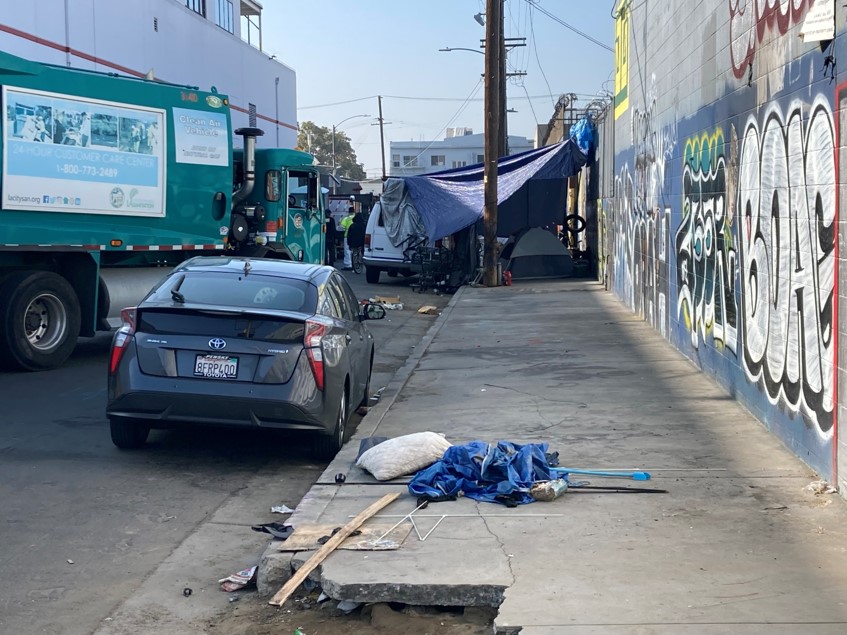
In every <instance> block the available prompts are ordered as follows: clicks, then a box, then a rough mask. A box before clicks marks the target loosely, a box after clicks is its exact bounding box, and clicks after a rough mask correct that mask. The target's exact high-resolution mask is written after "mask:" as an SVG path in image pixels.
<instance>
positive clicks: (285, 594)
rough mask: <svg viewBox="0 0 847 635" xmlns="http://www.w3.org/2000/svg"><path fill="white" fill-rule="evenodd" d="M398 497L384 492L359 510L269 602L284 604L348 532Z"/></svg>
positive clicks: (275, 604) (274, 604)
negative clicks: (376, 499)
mask: <svg viewBox="0 0 847 635" xmlns="http://www.w3.org/2000/svg"><path fill="white" fill-rule="evenodd" d="M398 498H400V492H392V493H390V494H385V495H384V496H383V497H382V498H380V499H379V500H378V501H376V502H375V503H371V504H370V505H369V506H368V507H366V508H365V509H363V510H362V511H360V512H359V513H358V514H357V515H356V517H355V518H354V519H353V520H351V521H350V522H349V523H347V524H346V525H344V527H342V528H341V530H340V531H339V532H338V533H337V534H336V535H334V536H333V537H332V538H331V539H330V540H329V542H327V543H326V544H325V545H322V546H321V548H320V549H318V550H317V551H316V552H315V553H314V554H313V555H312V557H311V558H309V559H308V560H306V562H304V563H303V565H302V566H301V567H300V568H299V569H297V571H296V572H295V573H294V575H292V576H291V577H290V578H289V579H288V581H287V582H286V583H285V584H283V585H282V588H281V589H280V590H279V591H277V592H276V594H275V595H274V596H273V597H272V598H271V599H270V604H272V605H273V606H282V605H283V604H285V601H286V600H287V599H288V598H289V597H291V594H292V593H294V591H295V590H296V589H297V587H299V586H300V585H301V584H302V583H303V581H304V580H305V579H306V578H308V577H309V574H310V573H311V572H312V571H314V570H315V569H317V568H318V567H319V566H320V565H321V563H322V562H323V561H324V560H326V558H327V556H329V554H331V553H332V552H333V551H335V549H336V547H338V546H339V545H340V544H341V543H342V542H344V540H345V539H346V538H348V537H349V536H350V534H352V533H353V532H354V531H356V530H357V529H358V528H359V527H361V526H362V525H363V524H364V523H365V522H366V521H367V520H369V519H370V518H371V517H373V516H375V515H377V514H378V513H379V512H380V511H382V509H383V508H385V507H387V506H388V505H390V504H391V503H393V502H394V501H396V500H397V499H398Z"/></svg>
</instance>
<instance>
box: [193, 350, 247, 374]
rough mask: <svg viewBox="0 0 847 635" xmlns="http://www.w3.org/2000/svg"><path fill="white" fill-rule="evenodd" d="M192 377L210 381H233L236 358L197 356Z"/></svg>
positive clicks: (236, 369) (236, 365)
mask: <svg viewBox="0 0 847 635" xmlns="http://www.w3.org/2000/svg"><path fill="white" fill-rule="evenodd" d="M194 375H195V376H197V377H209V378H210V379H235V378H236V376H237V375H238V358H237V357H230V356H229V355H198V356H197V357H196V359H195V360H194Z"/></svg>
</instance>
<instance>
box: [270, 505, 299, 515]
mask: <svg viewBox="0 0 847 635" xmlns="http://www.w3.org/2000/svg"><path fill="white" fill-rule="evenodd" d="M271 513H272V514H293V513H294V510H293V509H291V508H290V507H288V505H274V506H273V507H271Z"/></svg>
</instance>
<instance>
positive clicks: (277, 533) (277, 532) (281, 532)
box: [250, 523, 294, 540]
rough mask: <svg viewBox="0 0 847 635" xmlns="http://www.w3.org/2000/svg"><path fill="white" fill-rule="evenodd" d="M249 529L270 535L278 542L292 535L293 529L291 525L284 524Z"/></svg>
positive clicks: (254, 526)
mask: <svg viewBox="0 0 847 635" xmlns="http://www.w3.org/2000/svg"><path fill="white" fill-rule="evenodd" d="M250 529H252V530H253V531H258V532H260V533H265V534H270V535H271V536H273V537H274V538H277V539H279V540H285V539H286V538H288V537H289V536H290V535H291V534H292V533H294V527H293V526H292V525H286V524H284V523H265V524H263V525H253V526H252V527H251V528H250Z"/></svg>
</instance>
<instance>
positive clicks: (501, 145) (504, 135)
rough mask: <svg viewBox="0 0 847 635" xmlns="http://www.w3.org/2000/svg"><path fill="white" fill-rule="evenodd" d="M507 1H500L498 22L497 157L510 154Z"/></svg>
mask: <svg viewBox="0 0 847 635" xmlns="http://www.w3.org/2000/svg"><path fill="white" fill-rule="evenodd" d="M504 3H505V0H500V17H499V19H498V20H497V27H498V30H499V34H498V38H497V39H498V40H500V43H499V45H498V48H499V49H500V105H499V110H500V132H499V134H498V135H497V156H499V157H505V156H506V155H507V154H509V136H508V135H509V132H508V122H507V120H506V25H505V21H506V20H505V17H504V15H503V14H504V13H505V11H504V10H503V5H504Z"/></svg>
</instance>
